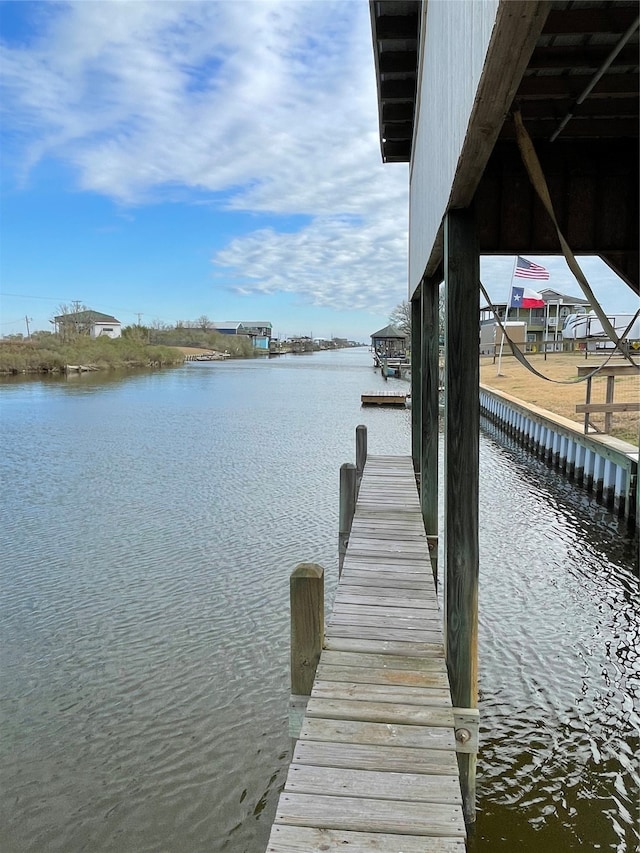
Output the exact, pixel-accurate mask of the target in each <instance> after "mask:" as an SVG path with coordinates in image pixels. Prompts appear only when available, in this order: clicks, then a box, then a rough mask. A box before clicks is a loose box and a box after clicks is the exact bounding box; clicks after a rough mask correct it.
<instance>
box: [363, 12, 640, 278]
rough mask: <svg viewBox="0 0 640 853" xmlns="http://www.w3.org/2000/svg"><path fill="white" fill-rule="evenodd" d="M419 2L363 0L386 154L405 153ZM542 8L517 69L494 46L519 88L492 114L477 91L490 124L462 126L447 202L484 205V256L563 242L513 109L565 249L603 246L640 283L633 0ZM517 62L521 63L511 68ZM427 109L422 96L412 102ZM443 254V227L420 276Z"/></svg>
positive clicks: (544, 249) (389, 159) (546, 249)
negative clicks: (521, 148) (521, 140)
mask: <svg viewBox="0 0 640 853" xmlns="http://www.w3.org/2000/svg"><path fill="white" fill-rule="evenodd" d="M430 1H431V2H433V0H426V2H427V6H426V8H427V14H426V21H427V26H428V21H429V5H428V3H429V2H430ZM467 2H472V0H467ZM502 2H503V3H507V5H509V3H508V0H502ZM422 5H423V4H422V3H421V2H420V0H407V2H404V0H370V12H371V26H372V35H373V47H374V56H375V66H376V74H377V83H378V115H379V125H380V145H381V151H382V159H383V161H384V162H386V163H393V162H409V161H410V160H411V155H412V144H413V136H414V123H415V111H416V102H417V100H418V95H417V93H416V81H417V77H418V61H419V57H418V46H419V44H420V32H419V28H420V26H421V24H420V21H421V20H422V19H423V18H424V16H423V15H422ZM516 5H517V6H520V7H521V8H523V9H524V10H526V8H527V7H526V4H524V3H520V4H514V7H515V6H516ZM535 5H536V7H537V8H544V4H540V3H538V4H535ZM547 5H548V9H545V14H546V18H545V19H544V24H542V28H541V30H539V35H538V36H537V38H536V39H535V41H534V42H532V44H534V45H535V46H534V47H533V50H532V52H531V54H530V56H529V57H528V61H527V64H526V67H525V68H524V72H523V71H522V62H521V58H520V57H521V56H522V55H521V54H518V55H517V56H511V57H507V56H506V55H505V56H498V53H497V51H496V52H495V53H494V54H492V55H491V62H490V67H491V73H492V74H493V75H495V73H496V68H499V69H500V70H501V71H502V69H504V70H503V72H502V73H503V75H509V74H511V77H512V80H511V81H510V83H511V84H512V85H510V87H509V90H510V92H511V91H513V92H515V96H514V97H513V99H512V100H510V101H509V100H507V101H506V103H507V108H506V109H505V108H504V106H503V107H499V108H498V109H497V110H496V112H495V115H493V116H491V115H490V113H489V114H488V113H487V109H488V110H489V111H490V110H491V106H487V105H488V104H490V100H488V99H487V97H486V95H487V93H486V92H485V93H484V99H483V98H480V103H482V104H484V107H483V109H484V113H483V120H484V119H487V117H488V116H489V119H488V123H486V124H483V123H482V121H479V122H477V123H476V124H475V125H474V124H472V123H470V124H469V127H468V128H467V140H466V141H465V147H467V143H469V145H468V152H471V153H470V154H467V153H465V151H464V149H463V154H462V155H461V159H460V160H459V162H458V168H457V174H456V178H455V180H454V184H453V186H452V189H451V195H450V198H449V205H450V206H451V207H467V206H469V204H471V202H472V201H474V200H475V202H476V206H477V207H478V208H479V209H481V210H482V217H479V226H478V239H479V244H480V250H481V251H482V252H483V253H485V254H525V253H531V254H534V255H535V254H537V255H544V254H557V253H558V252H559V251H560V246H559V243H558V238H557V236H556V231H555V228H554V227H553V226H552V224H551V221H550V220H549V217H548V216H547V215H546V213H545V212H544V210H543V209H542V207H541V203H540V201H539V200H538V198H537V196H536V193H535V192H534V190H533V188H532V187H531V185H530V182H529V179H528V177H527V175H526V172H525V171H524V167H523V165H522V160H521V157H520V154H519V152H518V149H517V146H516V143H515V125H514V121H513V113H514V112H516V111H517V110H518V109H519V110H520V112H521V114H522V118H523V122H524V125H525V127H526V129H527V131H528V133H529V135H530V136H531V138H532V139H533V141H534V143H535V147H536V151H537V153H538V157H539V159H540V162H541V166H542V169H543V172H544V174H545V177H546V178H547V182H548V184H549V190H550V194H551V198H552V203H553V205H554V209H555V211H556V215H557V218H558V222H559V225H560V228H561V230H562V233H563V234H564V235H565V237H566V239H567V240H568V242H569V245H570V246H571V248H572V250H573V251H574V252H575V253H576V254H583V255H588V254H598V255H600V256H601V257H602V258H603V259H604V260H605V261H606V263H607V264H609V266H610V267H611V268H612V269H613V270H615V271H616V272H617V273H618V274H619V275H620V276H621V277H622V278H623V279H624V280H625V281H626V282H627V284H629V285H630V286H631V287H632V288H633V289H634V290H635V291H636V292H638V291H639V284H640V272H639V257H638V103H639V99H638V93H639V86H638V80H639V63H638V22H639V16H638V3H637V0H551V2H549V3H548V4H547ZM531 8H532V9H533V8H534V4H532V5H531ZM529 49H530V48H529ZM522 59H526V57H524V56H522ZM514 61H516V62H520V67H519V70H517V71H516V70H514V69H515V66H514V65H513V62H514ZM487 63H488V59H487V61H486V63H485V68H486V67H487ZM454 82H455V81H454ZM423 96H424V95H423ZM509 98H511V95H509ZM496 103H497V102H496ZM428 107H429V104H425V103H421V107H420V109H421V110H422V109H428ZM473 120H474V119H473V117H472V119H471V121H472V122H473ZM489 136H491V137H492V142H491V143H490V144H489V145H488V146H487V145H485V144H484V140H486V139H488V138H489ZM441 258H442V232H441V231H440V235H439V237H438V238H437V240H436V243H435V244H434V246H433V248H432V250H431V255H430V257H429V260H428V263H427V267H426V269H425V273H426V274H428V275H433V274H434V273H435V271H436V270H437V269H438V265H439V263H440V260H441ZM415 283H416V280H415V279H414V280H413V281H412V285H415Z"/></svg>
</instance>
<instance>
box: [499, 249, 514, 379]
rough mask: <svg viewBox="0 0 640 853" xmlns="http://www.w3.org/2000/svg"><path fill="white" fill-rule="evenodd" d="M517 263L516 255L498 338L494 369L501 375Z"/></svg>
mask: <svg viewBox="0 0 640 853" xmlns="http://www.w3.org/2000/svg"><path fill="white" fill-rule="evenodd" d="M517 263H518V256H517V255H516V256H515V258H514V259H513V269H512V270H511V286H510V287H509V298H508V299H507V307H506V309H505V312H504V331H503V332H502V337H501V338H500V355H499V356H498V370H497V371H496V376H502V373H500V368H501V367H502V350H503V349H504V338H505V335H506V333H507V320H508V319H509V306H510V305H511V297H512V295H513V279H514V277H515V274H516V264H517ZM498 328H499V327H498Z"/></svg>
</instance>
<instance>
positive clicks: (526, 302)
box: [509, 286, 545, 308]
mask: <svg viewBox="0 0 640 853" xmlns="http://www.w3.org/2000/svg"><path fill="white" fill-rule="evenodd" d="M544 304H545V303H544V299H543V298H542V294H541V293H538V292H537V291H536V290H530V289H529V288H528V287H515V286H514V287H512V288H511V300H510V302H509V308H544Z"/></svg>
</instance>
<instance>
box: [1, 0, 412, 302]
mask: <svg viewBox="0 0 640 853" xmlns="http://www.w3.org/2000/svg"><path fill="white" fill-rule="evenodd" d="M56 8H58V9H61V11H60V12H59V13H58V14H57V15H51V16H50V20H49V25H48V27H47V28H46V29H45V31H44V32H43V34H42V35H41V37H40V38H39V39H38V40H36V41H35V42H34V43H32V44H31V45H30V46H29V48H24V47H11V46H9V47H7V49H6V51H5V74H4V79H5V90H6V93H7V95H8V105H9V106H10V114H11V116H13V119H12V121H13V122H14V126H18V127H19V128H20V131H21V145H20V149H21V151H24V150H25V149H24V147H23V145H22V140H23V139H24V140H26V143H27V144H26V161H25V165H26V167H27V168H29V167H31V166H33V164H34V163H36V162H38V160H40V159H42V158H45V157H56V158H60V159H62V160H65V161H67V162H69V163H71V164H72V165H73V166H74V167H75V169H76V170H77V175H78V183H79V185H80V187H81V188H82V189H85V190H91V191H94V192H98V193H101V194H104V195H106V196H109V197H111V198H113V199H115V200H117V201H119V202H122V203H125V204H140V203H151V202H152V201H153V200H154V199H158V198H167V197H168V198H171V197H174V198H178V197H179V198H181V199H184V189H185V188H187V189H192V190H196V191H197V192H198V193H199V195H198V198H199V199H200V200H201V198H202V192H204V193H205V194H206V193H207V192H209V193H212V194H216V203H217V204H221V205H223V206H226V207H228V208H229V209H234V210H238V211H247V212H260V213H262V214H301V215H304V216H305V217H306V218H307V222H308V224H307V225H306V226H305V227H303V228H302V229H301V230H300V231H299V232H298V233H295V234H290V233H278V231H277V230H276V229H277V220H276V225H275V226H274V228H273V229H271V230H269V231H266V232H265V231H260V232H257V233H253V234H251V233H250V234H248V235H247V236H245V237H240V238H238V239H236V240H235V241H233V242H232V243H231V244H230V245H229V246H228V248H227V249H226V250H225V251H223V252H221V253H220V254H219V255H218V256H217V257H216V259H215V260H216V261H217V262H219V263H221V264H223V265H224V266H225V268H226V269H231V271H232V274H233V275H234V276H235V277H236V278H237V279H238V280H239V281H240V282H241V287H242V288H243V290H250V291H254V290H258V291H261V292H273V291H274V290H282V291H286V292H296V293H299V294H300V295H301V296H305V295H306V296H307V298H308V299H309V300H310V301H312V302H313V303H315V304H319V305H334V306H346V305H347V303H348V302H349V304H350V305H351V306H353V304H354V301H355V302H357V303H358V304H360V303H362V304H365V305H366V306H367V307H370V306H373V305H375V306H377V307H378V310H384V311H388V310H389V307H393V305H395V304H396V303H397V301H398V300H399V299H401V298H404V296H405V293H406V228H407V219H406V210H407V171H406V168H404V167H384V166H383V165H382V163H381V158H380V151H379V142H378V136H377V113H376V93H375V81H374V71H373V57H372V49H371V36H370V31H369V26H370V25H369V16H368V8H367V4H366V3H364V2H346V0H337V1H334V2H330V1H329V0H326V2H322V3H320V2H282V0H273V2H270V0H258V1H257V2H204V3H199V2H188V3H187V2H163V3H157V2H153V3H141V2H136V3H130V2H106V3H105V2H92V3H86V2H81V3H72V4H67V5H64V6H62V7H61V6H58V5H57V4H56ZM220 194H223V195H222V196H221V195H220ZM345 217H352V219H345ZM355 220H357V222H358V224H355ZM363 285H364V286H365V287H364V290H365V293H364V294H361V295H359V296H357V295H356V294H357V292H358V291H359V289H360V288H361V287H362V286H363Z"/></svg>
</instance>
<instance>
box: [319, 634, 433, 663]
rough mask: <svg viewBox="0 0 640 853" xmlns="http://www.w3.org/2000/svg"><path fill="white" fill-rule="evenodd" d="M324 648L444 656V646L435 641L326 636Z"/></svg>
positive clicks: (411, 655)
mask: <svg viewBox="0 0 640 853" xmlns="http://www.w3.org/2000/svg"><path fill="white" fill-rule="evenodd" d="M324 648H325V649H332V650H333V651H340V652H364V653H366V654H370V653H372V654H390V655H406V656H407V657H425V656H426V657H441V658H444V646H443V644H442V641H441V640H440V641H439V642H437V643H422V642H419V643H416V642H400V641H399V640H379V639H378V640H373V639H370V638H357V637H339V636H326V637H325V640H324Z"/></svg>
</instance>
